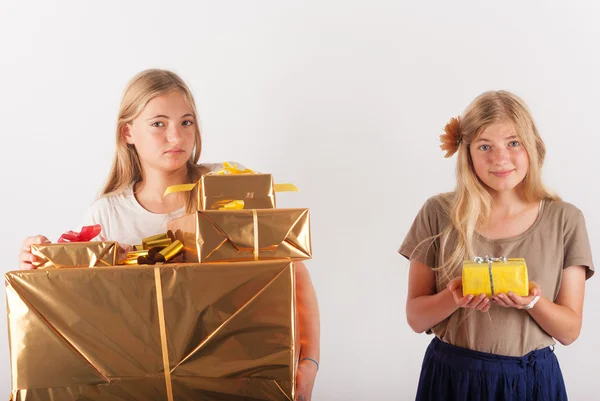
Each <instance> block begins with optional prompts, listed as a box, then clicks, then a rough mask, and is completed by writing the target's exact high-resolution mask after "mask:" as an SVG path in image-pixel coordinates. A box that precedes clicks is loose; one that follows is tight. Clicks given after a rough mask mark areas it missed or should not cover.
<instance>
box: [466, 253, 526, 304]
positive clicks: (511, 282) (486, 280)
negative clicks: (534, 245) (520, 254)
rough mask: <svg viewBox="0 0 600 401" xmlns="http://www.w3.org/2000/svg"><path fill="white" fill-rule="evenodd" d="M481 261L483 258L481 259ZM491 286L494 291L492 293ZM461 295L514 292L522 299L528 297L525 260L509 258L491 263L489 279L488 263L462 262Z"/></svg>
mask: <svg viewBox="0 0 600 401" xmlns="http://www.w3.org/2000/svg"><path fill="white" fill-rule="evenodd" d="M481 259H483V258H481ZM492 285H493V288H494V291H493V293H492ZM462 286H463V295H464V296H466V295H474V296H477V295H479V294H485V296H486V297H491V296H493V295H494V294H499V293H507V292H509V291H512V292H514V293H515V294H517V295H520V296H522V297H524V296H527V295H529V279H528V275H527V264H526V263H525V259H521V258H509V259H507V260H506V261H502V260H493V261H491V279H490V266H489V262H488V261H487V260H485V259H483V261H481V263H478V262H476V261H473V260H466V261H464V262H463V269H462Z"/></svg>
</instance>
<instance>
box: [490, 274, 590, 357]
mask: <svg viewBox="0 0 600 401" xmlns="http://www.w3.org/2000/svg"><path fill="white" fill-rule="evenodd" d="M585 277H586V268H585V267H584V266H570V267H567V268H566V269H564V271H563V277H562V282H561V284H560V289H559V291H558V296H557V297H556V301H555V302H552V301H551V300H549V299H548V298H545V297H543V296H542V289H541V288H540V287H539V286H538V285H537V284H536V283H535V282H533V281H532V282H531V284H530V287H531V290H530V296H528V297H520V296H518V295H516V294H514V293H512V292H509V293H508V294H498V295H497V296H496V297H495V298H496V301H495V302H496V303H498V304H499V305H501V306H505V307H510V308H517V309H522V308H523V307H524V306H525V305H528V304H529V303H530V302H531V301H532V300H533V298H534V297H535V296H536V295H539V296H540V299H539V301H538V302H537V303H536V304H535V306H534V307H533V308H532V309H528V312H529V314H530V315H531V317H532V318H534V319H535V321H536V322H537V323H538V324H539V325H540V326H541V327H542V329H544V331H546V333H548V334H550V335H551V336H552V337H554V338H555V339H556V340H557V341H558V342H559V343H561V344H563V345H569V344H571V343H573V342H574V341H575V340H576V339H577V337H579V333H580V332H581V323H582V320H583V296H584V292H585Z"/></svg>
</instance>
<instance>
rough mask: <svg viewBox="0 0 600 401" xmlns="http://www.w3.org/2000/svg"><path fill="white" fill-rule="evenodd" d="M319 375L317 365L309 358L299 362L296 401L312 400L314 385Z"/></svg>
mask: <svg viewBox="0 0 600 401" xmlns="http://www.w3.org/2000/svg"><path fill="white" fill-rule="evenodd" d="M316 377H317V366H316V365H315V364H314V363H313V362H311V361H308V360H304V361H302V362H300V363H299V364H298V372H297V373H296V399H295V400H294V401H310V400H311V399H312V391H313V386H314V385H315V378H316Z"/></svg>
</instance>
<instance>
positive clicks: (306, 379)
mask: <svg viewBox="0 0 600 401" xmlns="http://www.w3.org/2000/svg"><path fill="white" fill-rule="evenodd" d="M294 266H295V270H296V308H297V311H298V326H299V330H300V361H301V362H300V363H299V364H298V374H297V376H296V380H297V383H296V388H297V394H298V396H297V397H296V399H297V400H301V401H309V400H310V399H311V396H312V389H313V386H314V382H315V377H316V375H317V370H318V367H317V363H319V361H320V359H319V358H320V357H321V346H320V320H319V304H318V302H317V295H316V293H315V289H314V287H313V284H312V281H311V279H310V274H309V273H308V269H307V268H306V265H304V263H302V262H294ZM304 358H310V359H312V360H314V362H313V361H312V360H310V359H304ZM315 362H317V363H315Z"/></svg>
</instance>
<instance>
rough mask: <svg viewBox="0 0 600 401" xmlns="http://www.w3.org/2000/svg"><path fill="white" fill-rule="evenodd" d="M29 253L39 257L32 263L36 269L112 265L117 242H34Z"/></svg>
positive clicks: (115, 259)
mask: <svg viewBox="0 0 600 401" xmlns="http://www.w3.org/2000/svg"><path fill="white" fill-rule="evenodd" d="M31 253H32V254H33V255H35V256H37V257H39V258H40V259H41V260H40V261H39V262H34V263H32V264H33V266H34V267H36V268H38V269H45V268H49V267H58V268H64V267H101V266H113V265H115V264H116V261H117V243H116V242H112V241H110V242H109V241H105V242H63V243H60V244H34V245H31Z"/></svg>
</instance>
